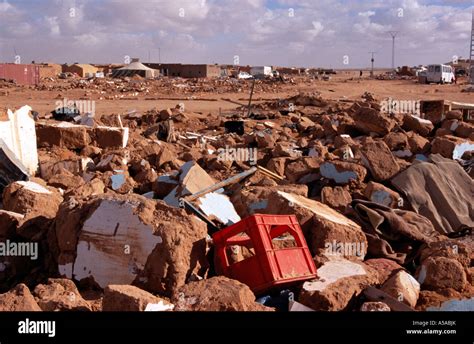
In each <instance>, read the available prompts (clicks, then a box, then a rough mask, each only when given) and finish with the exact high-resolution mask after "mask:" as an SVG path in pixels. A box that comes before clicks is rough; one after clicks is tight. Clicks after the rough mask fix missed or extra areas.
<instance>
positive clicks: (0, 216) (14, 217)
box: [0, 209, 24, 241]
mask: <svg viewBox="0 0 474 344" xmlns="http://www.w3.org/2000/svg"><path fill="white" fill-rule="evenodd" d="M23 218H24V215H22V214H18V213H14V212H11V211H7V210H3V209H0V241H1V240H3V239H6V238H9V237H11V236H12V235H13V234H14V233H15V231H16V229H17V227H18V224H19V223H20V222H22V220H23Z"/></svg>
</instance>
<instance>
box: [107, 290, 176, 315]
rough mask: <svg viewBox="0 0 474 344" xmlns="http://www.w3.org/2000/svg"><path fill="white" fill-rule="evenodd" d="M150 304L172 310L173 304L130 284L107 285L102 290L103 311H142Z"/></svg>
mask: <svg viewBox="0 0 474 344" xmlns="http://www.w3.org/2000/svg"><path fill="white" fill-rule="evenodd" d="M151 306H155V307H159V308H160V309H161V310H168V311H169V310H173V308H174V305H172V304H171V303H169V302H168V301H166V300H165V299H162V298H159V297H157V296H155V295H153V294H150V293H149V292H147V291H145V290H142V289H140V288H137V287H135V286H132V285H108V286H107V287H106V288H105V290H104V297H103V299H102V310H103V311H104V312H143V311H145V310H147V308H148V309H150V307H151Z"/></svg>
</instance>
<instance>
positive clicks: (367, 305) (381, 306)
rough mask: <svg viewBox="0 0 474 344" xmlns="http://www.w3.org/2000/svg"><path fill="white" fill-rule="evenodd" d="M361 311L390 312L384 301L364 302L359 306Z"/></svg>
mask: <svg viewBox="0 0 474 344" xmlns="http://www.w3.org/2000/svg"><path fill="white" fill-rule="evenodd" d="M360 311H361V312H390V311H391V309H390V307H389V306H388V305H387V304H386V303H384V302H364V303H363V304H362V306H360Z"/></svg>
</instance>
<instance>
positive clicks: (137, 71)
mask: <svg viewBox="0 0 474 344" xmlns="http://www.w3.org/2000/svg"><path fill="white" fill-rule="evenodd" d="M134 75H139V76H141V77H144V78H154V77H156V76H158V75H159V71H158V70H156V69H153V68H150V67H147V66H145V65H144V64H143V63H140V60H139V59H138V58H133V59H132V62H131V63H130V64H129V65H127V66H124V67H122V68H117V69H114V70H113V71H112V77H113V78H119V77H123V76H128V77H130V76H134Z"/></svg>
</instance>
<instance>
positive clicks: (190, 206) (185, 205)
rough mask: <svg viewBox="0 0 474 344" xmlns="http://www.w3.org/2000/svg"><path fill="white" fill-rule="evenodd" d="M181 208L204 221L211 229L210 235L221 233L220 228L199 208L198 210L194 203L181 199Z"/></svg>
mask: <svg viewBox="0 0 474 344" xmlns="http://www.w3.org/2000/svg"><path fill="white" fill-rule="evenodd" d="M179 203H180V206H181V207H183V208H184V209H185V210H187V211H190V212H192V213H194V215H196V216H197V217H199V218H200V219H201V220H203V221H204V222H205V223H206V224H207V225H208V229H209V231H208V232H209V234H213V233H215V232H217V231H219V228H218V227H217V226H216V225H215V224H214V222H212V221H211V220H210V219H209V218H208V217H207V216H206V215H205V214H204V213H203V212H201V211H200V210H199V209H198V208H196V207H195V206H194V205H193V204H192V203H190V202H188V201H186V200H185V199H183V198H181V199H180V200H179Z"/></svg>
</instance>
